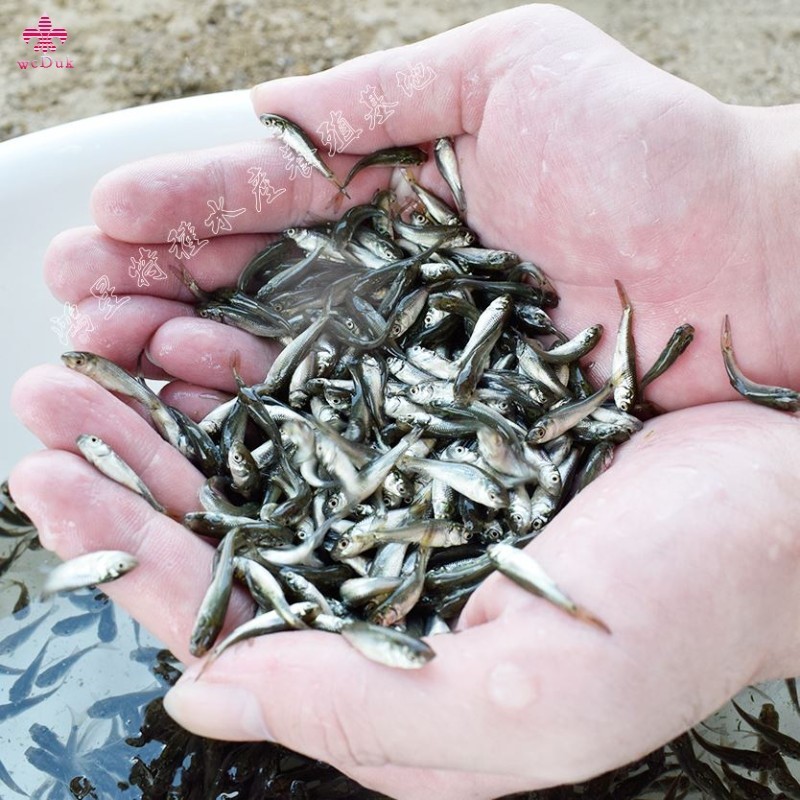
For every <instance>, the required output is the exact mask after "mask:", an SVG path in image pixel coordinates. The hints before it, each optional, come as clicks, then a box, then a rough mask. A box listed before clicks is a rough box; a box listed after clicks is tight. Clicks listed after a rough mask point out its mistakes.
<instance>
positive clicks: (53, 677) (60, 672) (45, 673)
mask: <svg viewBox="0 0 800 800" xmlns="http://www.w3.org/2000/svg"><path fill="white" fill-rule="evenodd" d="M96 647H97V645H96V644H90V645H89V646H88V647H84V648H83V649H82V650H76V651H75V652H74V653H73V654H72V655H70V656H67V657H66V658H62V659H61V660H60V661H57V662H56V663H55V664H52V665H51V666H49V667H48V668H47V669H44V670H42V671H41V672H40V673H39V675H38V676H37V677H36V681H35V684H36V686H38V687H39V688H40V689H46V688H48V687H49V686H52V685H53V684H54V683H55V682H56V681H58V680H59V679H60V678H62V677H63V676H64V675H66V673H67V672H68V671H69V670H70V669H71V668H72V667H73V666H74V665H75V664H76V663H77V661H78V659H80V658H83V656H85V655H86V654H87V653H89V652H91V651H92V650H94V649H95V648H96Z"/></svg>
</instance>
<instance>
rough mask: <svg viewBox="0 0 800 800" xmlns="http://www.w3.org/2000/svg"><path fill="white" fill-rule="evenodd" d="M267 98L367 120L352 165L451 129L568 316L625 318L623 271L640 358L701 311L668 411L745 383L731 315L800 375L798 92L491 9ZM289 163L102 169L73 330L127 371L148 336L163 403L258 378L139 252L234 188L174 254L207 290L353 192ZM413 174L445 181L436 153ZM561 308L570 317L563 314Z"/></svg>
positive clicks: (192, 401)
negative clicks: (220, 223)
mask: <svg viewBox="0 0 800 800" xmlns="http://www.w3.org/2000/svg"><path fill="white" fill-rule="evenodd" d="M415 64H422V65H423V66H430V67H432V68H433V69H434V70H435V71H436V78H435V80H433V82H432V83H430V85H428V86H426V87H425V88H424V89H421V90H419V91H417V92H415V93H413V94H412V96H411V97H407V96H405V95H404V94H403V92H402V91H401V90H400V88H399V87H398V84H397V80H396V75H397V73H398V72H399V71H401V70H408V68H409V67H410V66H412V65H415ZM368 86H375V87H377V89H378V93H379V94H383V95H385V98H386V100H387V101H388V102H396V103H397V106H396V107H394V108H393V109H392V111H393V113H392V115H391V116H389V117H388V119H386V120H385V122H384V123H383V124H377V125H375V127H374V130H369V129H368V125H367V124H366V121H365V120H364V119H363V117H364V109H365V106H363V105H361V104H360V102H359V100H360V93H361V92H362V91H363V90H364V89H366V88H367V87H368ZM254 104H255V108H256V111H257V112H265V111H270V112H275V113H280V114H285V115H286V116H288V117H290V118H292V119H294V120H295V121H297V122H298V123H299V124H300V125H301V126H303V127H304V128H306V130H308V131H309V132H311V134H312V135H316V134H315V130H316V128H317V127H318V126H319V124H320V122H322V121H324V120H326V119H327V118H328V115H329V114H330V112H332V111H341V112H342V113H343V116H344V117H345V118H346V119H348V120H351V121H358V122H359V127H361V128H362V134H361V136H360V137H359V138H358V139H357V140H356V141H355V142H354V143H353V144H352V145H351V146H350V147H349V148H348V149H347V152H346V153H343V154H340V155H337V156H335V157H334V158H332V159H329V161H330V164H331V166H332V167H333V169H334V171H335V172H336V174H337V175H339V176H340V178H341V177H343V176H344V175H345V174H346V173H347V172H348V170H349V169H350V167H351V166H352V164H353V163H354V162H355V160H356V156H357V155H360V154H364V153H369V152H372V151H374V150H376V149H378V148H382V147H387V146H390V145H400V144H413V143H417V142H426V141H431V140H432V139H434V138H435V137H439V136H444V135H450V136H452V137H454V139H455V147H456V152H457V154H458V159H459V164H460V169H461V173H462V177H463V182H464V186H465V190H466V195H467V201H468V214H467V220H468V223H469V225H470V226H471V227H472V229H473V230H475V231H476V232H477V233H478V234H479V235H480V236H481V238H482V241H483V243H484V244H485V245H486V246H495V247H502V248H507V249H511V250H514V251H516V252H518V253H520V255H521V256H522V257H523V258H529V259H532V260H533V261H535V262H536V263H539V264H540V265H542V266H543V267H544V268H545V269H546V270H547V272H548V274H550V276H551V277H552V278H554V280H555V281H556V283H557V286H558V290H559V292H560V294H561V296H562V306H563V308H564V309H566V311H565V312H564V316H563V327H565V328H566V329H567V331H568V332H569V331H577V330H579V329H580V328H582V327H585V326H586V325H589V324H593V323H596V322H602V323H603V324H604V325H605V326H606V329H607V331H609V332H611V331H613V330H614V329H615V327H616V323H617V319H618V316H619V303H618V301H617V299H616V295H615V292H614V286H613V280H614V279H615V278H617V279H619V280H621V281H622V282H623V284H624V285H625V286H626V288H627V290H628V294H629V295H630V297H631V298H632V301H633V303H634V306H635V309H636V318H637V319H638V320H640V321H642V322H643V324H639V325H637V326H636V335H637V345H638V349H639V365H640V367H641V368H643V369H646V368H647V367H649V366H650V364H651V363H652V361H653V360H654V359H655V357H656V355H657V354H658V352H659V351H660V349H661V347H662V346H663V344H664V343H665V342H666V340H667V339H668V337H669V335H670V333H671V332H672V329H673V328H674V327H676V326H677V325H678V324H680V323H682V322H685V321H689V322H692V323H693V324H695V326H696V328H697V334H696V339H695V342H694V344H693V345H692V348H691V349H690V351H689V352H688V353H687V354H686V355H685V356H684V357H683V358H682V359H681V361H680V362H679V363H678V364H677V365H676V366H675V367H674V368H673V369H672V370H671V371H670V372H669V373H667V374H666V375H665V376H664V377H663V378H661V379H660V380H659V381H658V382H657V383H656V384H654V385H653V386H652V387H651V388H650V389H649V390H648V397H649V398H650V399H652V400H653V401H655V402H656V403H658V404H659V405H661V406H662V407H664V408H666V409H671V408H676V407H684V406H687V405H694V404H698V403H702V402H710V401H716V400H720V399H726V398H731V397H733V396H734V395H733V392H732V390H731V389H730V388H729V387H728V385H727V381H726V380H725V377H724V371H723V368H722V363H721V360H720V358H719V349H718V338H717V337H718V330H719V324H720V320H721V318H722V315H723V314H724V313H728V314H730V315H731V319H732V324H733V328H734V332H735V333H736V334H738V332H739V331H751V332H752V333H751V335H750V336H747V337H744V336H740V335H737V336H736V342H737V354H738V355H739V358H740V361H741V363H742V366H743V368H744V369H745V370H746V371H747V372H748V374H749V375H751V377H753V378H754V379H756V380H761V381H765V382H773V383H780V384H782V385H793V384H796V383H798V382H800V355H798V350H797V348H796V347H794V341H795V338H796V336H795V334H796V329H795V326H796V322H795V320H796V315H795V314H794V309H795V308H796V303H797V299H798V298H797V289H796V286H797V283H796V281H795V280H794V279H793V278H792V277H791V275H790V274H789V273H790V271H791V270H792V269H793V268H794V265H795V264H796V263H797V259H798V258H800V241H798V239H797V237H796V236H794V235H792V233H791V232H792V231H793V227H791V226H793V225H794V220H795V219H796V214H797V211H798V210H799V209H800V198H798V196H797V190H796V188H795V187H796V186H797V185H800V184H798V181H797V180H796V178H797V169H798V165H797V164H796V163H795V164H793V166H792V167H791V168H789V167H788V162H789V157H788V156H784V153H783V149H782V145H781V144H780V139H779V137H780V135H781V133H782V132H783V128H784V126H785V124H786V123H787V122H788V121H791V120H793V119H795V118H796V117H798V116H800V115H798V113H797V110H796V109H794V110H792V109H775V110H769V109H766V110H765V109H762V110H754V109H742V108H736V107H732V106H726V105H724V104H722V103H720V102H718V101H717V100H715V99H714V98H712V97H711V96H709V95H708V94H706V93H705V92H703V91H702V90H700V89H698V88H697V87H694V86H692V85H690V84H687V83H685V82H683V81H681V80H679V79H677V78H674V77H672V76H670V75H668V74H666V73H664V72H662V71H661V70H659V69H657V68H655V67H653V66H651V65H649V64H647V63H646V62H644V61H642V60H641V59H639V58H638V57H636V56H634V55H633V54H631V53H630V52H628V51H627V50H625V49H624V48H623V47H622V46H621V45H619V44H618V43H617V42H615V41H614V40H613V39H611V38H609V37H608V36H606V35H605V34H603V33H602V32H600V31H599V30H597V29H596V28H594V27H593V26H591V25H589V24H588V23H587V22H585V21H584V20H582V19H580V18H579V17H577V16H575V15H574V14H571V13H570V12H567V11H565V10H563V9H560V8H557V7H548V6H535V7H533V6H532V7H528V8H520V9H516V10H514V11H509V12H505V13H503V14H498V15H495V16H492V17H488V18H486V19H482V20H479V21H477V22H475V23H472V24H470V25H467V26H465V27H463V28H459V29H456V30H453V31H449V32H447V33H445V34H442V35H441V36H437V37H434V38H433V39H430V40H427V41H424V42H421V43H419V44H415V45H411V46H409V47H404V48H399V49H396V50H391V51H388V52H384V53H375V54H371V55H368V56H364V57H362V58H359V59H356V60H354V61H352V62H349V63H347V64H343V65H341V66H339V67H336V68H335V69H332V70H330V71H328V72H325V73H322V74H319V75H314V76H309V77H302V78H289V79H284V80H280V81H274V82H271V83H267V84H264V85H262V86H260V87H258V88H257V89H256V90H255V93H254ZM779 112H780V113H779ZM795 122H797V120H796V119H795ZM786 138H787V139H788V138H789V137H788V136H787V137H786ZM320 152H322V150H321V151H320ZM253 165H259V166H261V167H263V171H264V175H265V176H267V177H268V178H269V179H270V181H271V183H272V184H273V185H274V187H275V189H276V190H277V189H278V188H281V189H286V191H285V192H283V193H282V194H281V195H280V196H279V197H276V198H275V199H274V200H273V201H272V202H270V203H267V202H266V200H264V201H263V202H264V205H263V213H260V214H259V213H256V212H255V211H254V198H253V194H252V193H251V186H250V185H249V184H248V169H249V168H251V167H253ZM784 166H786V169H784ZM284 167H285V160H284V158H283V156H282V155H281V154H280V151H279V143H278V142H276V141H274V140H271V141H266V142H251V143H247V144H241V145H235V146H230V147H222V148H217V149H214V150H208V151H202V152H194V153H183V154H179V155H172V156H164V157H158V158H154V159H150V160H148V161H144V162H140V163H137V164H134V165H131V166H128V167H123V168H121V169H119V170H117V171H115V172H113V173H111V174H110V175H108V176H106V178H104V179H103V180H102V181H101V182H100V184H99V185H98V187H97V188H96V191H95V194H94V198H93V206H94V213H95V218H96V220H97V223H98V225H99V227H100V231H97V230H94V229H85V228H84V229H79V230H74V231H69V232H67V233H65V234H62V235H61V236H60V237H58V238H57V239H56V240H55V241H54V242H53V245H52V247H51V248H50V251H49V254H48V257H47V279H48V282H49V284H50V286H51V288H52V289H53V291H54V293H55V294H56V295H57V297H58V298H59V299H61V300H69V301H70V302H73V303H77V304H78V305H79V308H80V309H81V311H82V312H84V313H86V314H88V315H89V317H90V318H91V319H92V321H93V323H94V325H95V331H94V332H92V333H90V334H87V335H84V336H82V337H80V338H79V340H78V341H77V342H76V346H78V347H80V348H82V349H90V350H93V351H95V352H97V353H99V354H101V355H105V356H107V357H109V358H112V359H113V360H115V361H117V362H118V363H120V364H121V365H123V366H126V367H128V368H133V367H134V366H135V364H136V359H137V357H138V355H139V354H140V353H141V352H142V351H143V350H145V351H146V353H147V355H148V357H149V359H150V360H151V361H152V362H153V364H154V365H157V366H152V365H149V364H147V363H146V367H147V374H149V375H151V376H153V377H162V378H170V377H171V378H173V379H175V380H176V383H175V384H174V385H173V386H171V387H168V388H167V390H166V394H165V397H166V399H167V400H168V401H169V402H173V403H174V404H177V405H179V406H181V405H182V406H183V407H184V410H188V411H189V412H190V413H195V414H201V413H203V412H204V411H206V410H208V408H209V405H213V404H215V403H216V402H218V399H219V398H218V397H217V396H212V397H211V398H206V399H204V398H202V397H201V396H200V395H202V394H204V393H205V394H208V389H216V390H227V391H230V390H232V389H233V388H234V384H233V378H232V376H231V373H230V369H229V363H230V353H231V352H232V351H233V350H238V351H239V352H240V353H241V354H242V359H241V360H242V364H243V372H244V377H245V379H248V380H252V381H257V380H260V379H261V378H263V375H264V373H265V371H266V367H267V364H268V363H269V361H270V360H271V358H272V357H273V356H274V352H275V351H274V348H273V346H272V345H271V344H265V343H264V342H263V340H262V341H255V340H253V338H252V337H250V336H248V335H247V334H244V333H242V332H241V331H238V330H232V329H230V328H223V327H221V326H219V325H218V324H214V323H212V322H210V321H207V320H202V319H196V318H194V317H193V311H192V303H191V300H192V298H191V295H190V294H189V292H188V291H187V290H186V288H185V287H184V286H183V285H182V284H181V283H180V280H179V279H178V278H177V277H176V275H175V274H174V272H170V273H169V275H168V277H167V279H166V280H163V281H159V282H153V283H152V285H151V286H149V287H145V288H140V287H138V286H137V281H136V279H135V278H134V277H133V276H132V275H131V274H130V272H129V270H130V263H131V257H132V256H133V257H136V256H137V253H138V248H139V247H140V246H145V247H148V248H150V249H153V250H158V251H159V252H160V253H161V254H162V260H161V262H160V263H161V265H162V266H166V265H168V264H169V262H170V257H169V256H168V255H167V256H165V255H164V254H165V251H166V248H165V246H164V242H165V241H166V240H167V235H168V232H169V231H170V230H171V229H177V228H178V226H179V224H180V222H181V221H183V220H187V221H191V222H192V223H193V224H194V226H195V228H196V230H197V231H198V232H205V231H207V230H208V229H207V228H205V227H204V225H203V222H204V220H205V219H206V218H207V216H208V213H209V206H208V205H207V201H209V200H214V201H216V200H217V199H218V198H219V197H223V198H224V201H225V207H226V208H228V209H239V208H242V207H246V208H247V211H246V212H245V213H244V214H243V215H241V216H239V217H236V218H233V219H232V220H231V224H232V227H233V230H234V231H235V234H233V235H222V236H217V237H212V238H211V239H210V241H209V243H208V244H207V245H206V246H204V247H203V248H202V249H201V250H200V251H199V252H198V253H197V254H196V255H195V256H194V257H193V258H192V259H191V261H190V262H178V261H177V260H176V259H172V266H181V265H182V263H186V266H188V268H189V269H190V271H191V272H192V273H193V274H194V275H195V277H196V278H197V280H198V282H199V283H200V285H201V286H202V287H203V288H205V289H213V288H216V287H219V286H223V285H230V284H231V283H233V281H234V280H235V277H236V275H237V273H238V272H239V270H240V269H241V268H242V266H243V265H244V263H245V262H246V261H247V259H248V258H249V256H250V255H252V254H253V253H254V252H255V251H257V250H258V249H259V248H261V247H262V246H263V245H264V243H265V240H266V237H265V233H266V232H268V231H280V230H282V229H284V228H286V227H288V226H289V225H299V224H309V223H313V222H315V221H319V220H320V219H321V218H325V217H330V216H333V215H334V212H333V210H332V204H333V202H334V201H335V200H337V199H340V197H339V195H338V194H337V192H336V189H335V188H334V187H333V186H332V185H331V184H330V183H328V182H327V181H326V180H325V179H324V178H322V177H321V176H319V175H318V174H317V173H316V172H314V173H313V174H312V176H311V177H310V178H302V177H298V178H297V179H295V180H288V175H287V172H286V169H285V168H284ZM419 175H420V181H421V182H422V184H423V185H426V186H431V187H433V188H435V189H438V191H439V193H440V194H441V195H442V196H444V197H447V190H446V188H445V186H444V184H443V183H442V181H441V178H440V177H439V175H438V172H437V170H436V167H435V165H434V164H433V163H432V162H431V163H429V164H427V165H425V166H424V167H422V168H421V170H419ZM388 178H389V176H388V174H387V170H385V169H373V170H365V171H364V172H362V173H361V174H360V175H359V176H358V177H357V178H356V180H355V181H354V182H353V184H351V186H350V192H351V194H352V197H353V202H363V201H367V200H368V199H369V198H370V197H371V196H372V194H373V192H374V190H375V189H376V188H378V187H380V186H385V185H386V183H387V182H388ZM198 235H199V236H200V235H202V234H201V233H198ZM101 274H107V275H108V276H109V279H110V280H109V282H110V283H111V285H113V286H115V287H116V289H117V293H118V294H119V295H131V296H132V300H131V301H130V302H128V303H126V304H125V306H123V307H121V308H120V309H119V310H118V311H117V312H116V313H115V314H114V315H113V316H112V317H111V318H110V319H108V320H106V319H104V317H103V316H102V314H101V313H100V312H99V311H98V309H97V304H96V302H95V301H94V298H91V297H89V287H90V286H91V285H92V284H93V283H94V281H95V280H96V279H97V277H98V276H99V275H101ZM555 317H556V319H557V321H561V319H562V314H561V312H560V311H558V310H557V311H556V312H555ZM612 343H613V336H611V335H607V336H606V337H605V338H604V340H603V341H602V342H601V344H600V346H599V347H598V349H597V350H596V351H595V353H594V356H593V357H594V358H595V360H596V362H597V364H598V367H597V377H598V378H601V379H602V378H604V377H605V375H604V374H603V372H604V370H605V369H607V367H606V365H607V364H608V363H609V361H610V352H611V348H612V346H613V344H612ZM711 376H713V378H711ZM199 387H202V388H199Z"/></svg>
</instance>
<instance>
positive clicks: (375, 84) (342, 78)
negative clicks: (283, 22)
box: [252, 14, 519, 153]
mask: <svg viewBox="0 0 800 800" xmlns="http://www.w3.org/2000/svg"><path fill="white" fill-rule="evenodd" d="M504 16H505V19H504V20H503V19H493V18H491V17H489V18H485V19H482V20H478V21H476V22H472V23H470V24H468V25H464V26H461V27H459V28H455V29H453V30H450V31H447V32H446V33H442V34H439V35H438V36H433V37H431V38H430V39H426V40H424V41H422V42H416V43H415V44H411V45H406V46H404V47H397V48H394V49H392V50H386V51H379V52H376V53H370V54H369V55H365V56H361V57H359V58H355V59H352V60H351V61H347V62H345V63H343V64H339V65H338V66H336V67H333V68H332V69H329V70H326V71H325V72H321V73H318V74H315V75H309V76H298V77H291V78H279V79H278V80H273V81H269V82H267V83H262V84H259V85H258V86H256V87H255V88H254V89H253V92H252V100H253V107H254V109H255V111H256V113H257V114H264V113H272V114H280V115H282V116H286V117H288V118H289V119H291V120H292V121H294V122H296V123H297V124H298V125H300V127H301V128H303V129H304V130H306V131H308V132H310V133H311V132H316V131H318V129H319V128H320V127H322V130H323V131H324V130H325V125H326V121H329V115H336V114H338V113H341V117H342V118H343V119H346V120H348V121H350V122H351V124H352V125H353V126H354V127H355V128H357V129H359V130H360V131H361V133H360V135H359V136H358V138H357V139H356V140H354V141H353V142H352V144H351V145H350V146H349V147H348V148H347V152H350V153H370V152H373V151H375V150H379V149H381V148H385V147H392V146H397V145H408V144H416V143H418V142H427V141H430V140H431V139H434V138H437V137H439V136H458V135H460V134H462V133H465V132H467V131H471V132H474V128H475V125H476V123H478V122H479V120H480V116H481V108H482V106H483V103H484V102H485V93H486V91H488V86H489V84H490V82H491V79H492V77H493V76H492V64H493V62H494V59H493V58H492V57H491V55H490V54H488V53H487V48H486V46H485V45H486V42H485V36H486V31H487V30H488V29H492V34H493V37H495V38H493V41H496V37H497V36H501V35H502V30H494V29H495V28H498V26H504V25H506V26H509V27H510V26H511V25H512V24H513V23H512V19H511V18H512V16H517V17H518V16H519V15H509V14H506V15H504ZM470 72H472V73H473V82H472V85H471V86H470V89H471V90H472V93H471V94H470V95H469V97H468V102H467V103H465V102H464V100H465V95H464V84H465V78H466V76H467V74H468V73H470ZM487 73H488V74H487ZM371 89H374V91H370V90H371ZM300 98H302V102H300ZM371 98H374V100H372V103H371V102H370V100H371ZM375 100H377V101H379V102H378V103H375V102H374V101H375ZM371 105H372V113H371ZM376 106H377V112H378V113H375V108H376ZM370 123H372V124H370ZM328 124H329V122H328Z"/></svg>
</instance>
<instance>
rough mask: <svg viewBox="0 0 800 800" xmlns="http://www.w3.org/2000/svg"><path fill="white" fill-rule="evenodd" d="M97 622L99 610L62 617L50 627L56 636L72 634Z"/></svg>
mask: <svg viewBox="0 0 800 800" xmlns="http://www.w3.org/2000/svg"><path fill="white" fill-rule="evenodd" d="M96 622H97V612H95V611H89V612H87V613H86V614H76V615H75V616H74V617H65V618H64V619H60V620H59V621H58V622H56V623H55V625H53V627H52V628H51V629H50V630H51V632H52V633H54V634H55V635H56V636H72V635H73V634H75V633H77V632H78V631H83V630H86V628H89V627H91V626H92V625H94V624H95V623H96Z"/></svg>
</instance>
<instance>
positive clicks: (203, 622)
mask: <svg viewBox="0 0 800 800" xmlns="http://www.w3.org/2000/svg"><path fill="white" fill-rule="evenodd" d="M239 530H240V529H239V528H232V529H231V530H230V531H228V533H226V534H225V538H224V539H223V540H222V542H221V544H220V546H219V549H218V553H219V558H218V559H217V564H216V567H215V569H214V576H213V578H212V579H211V583H210V584H209V586H208V588H207V589H206V593H205V595H203V599H202V601H201V602H200V608H199V609H198V611H197V617H196V618H195V621H194V627H193V628H192V632H191V634H190V636H189V652H190V653H191V654H192V655H193V656H197V657H200V656H202V655H205V654H206V653H207V652H208V649H209V648H210V647H211V645H212V644H213V643H214V640H215V639H216V638H217V636H219V632H220V631H221V630H222V624H223V622H224V621H225V614H226V612H227V610H228V601H229V600H230V597H231V591H232V590H233V553H234V546H235V544H236V538H237V536H238V535H239Z"/></svg>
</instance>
